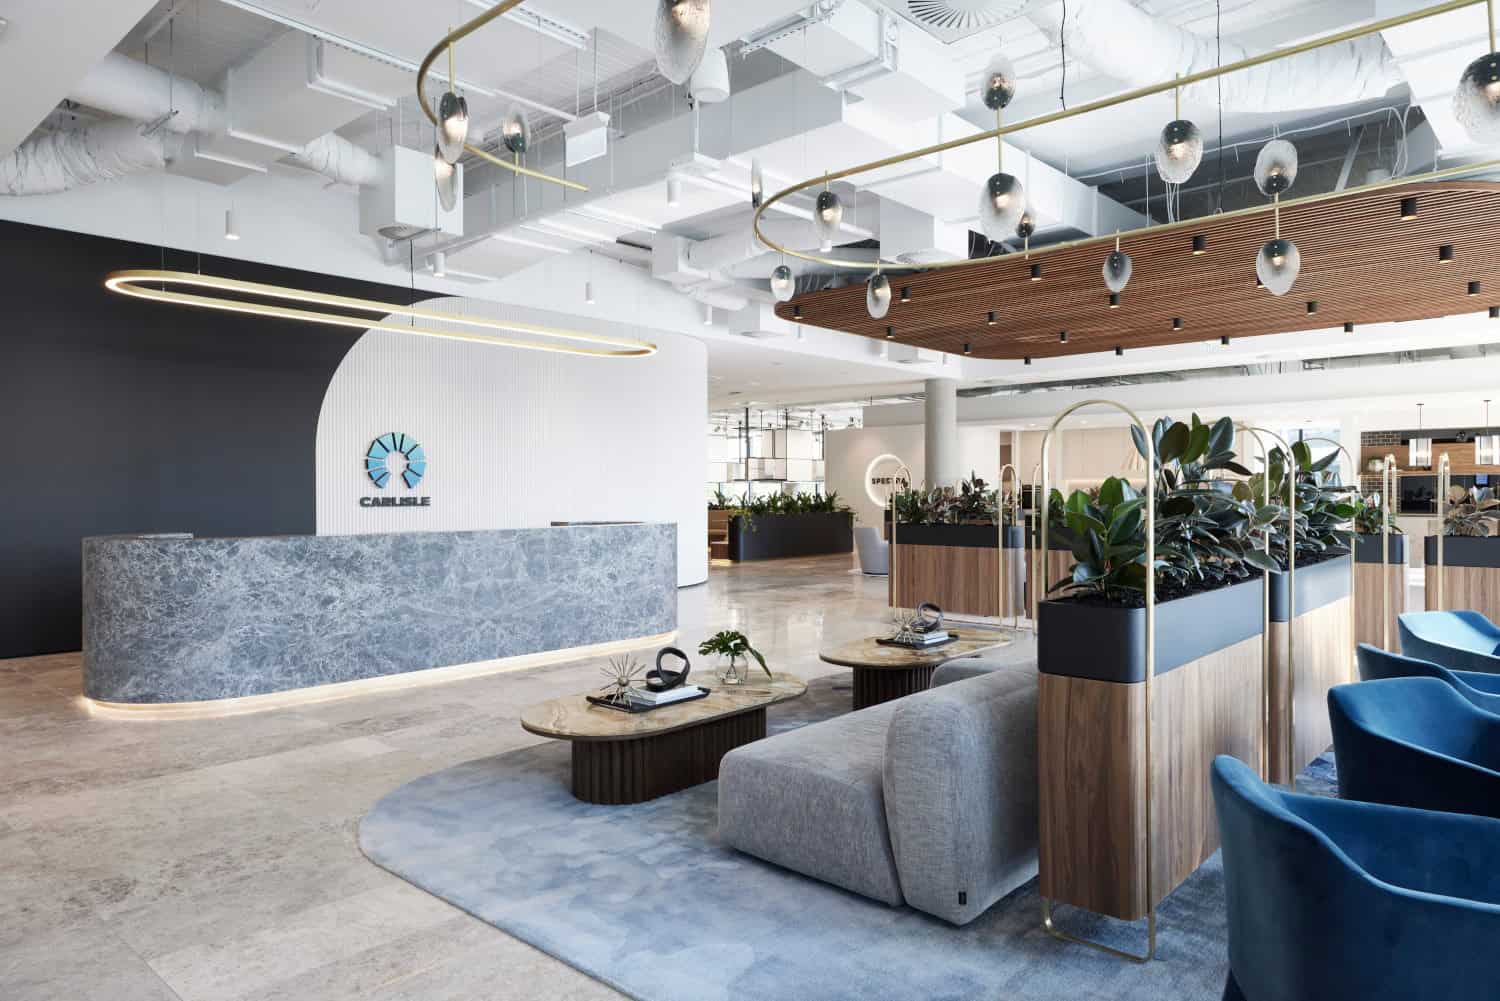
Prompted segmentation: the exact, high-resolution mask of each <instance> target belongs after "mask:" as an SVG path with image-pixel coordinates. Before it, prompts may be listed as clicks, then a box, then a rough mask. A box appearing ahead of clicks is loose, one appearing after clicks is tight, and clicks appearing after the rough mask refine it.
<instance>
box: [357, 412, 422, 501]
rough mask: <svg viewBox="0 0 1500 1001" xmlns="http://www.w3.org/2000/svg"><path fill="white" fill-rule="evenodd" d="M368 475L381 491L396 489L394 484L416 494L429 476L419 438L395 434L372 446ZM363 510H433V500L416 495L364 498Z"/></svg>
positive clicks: (367, 467)
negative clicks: (411, 508) (388, 488)
mask: <svg viewBox="0 0 1500 1001" xmlns="http://www.w3.org/2000/svg"><path fill="white" fill-rule="evenodd" d="M365 475H366V476H368V477H369V478H370V482H371V483H373V484H375V486H377V487H379V488H380V489H381V490H384V489H385V488H386V487H387V486H393V485H395V484H393V483H392V480H395V481H396V482H397V483H399V484H401V485H404V486H405V487H406V489H408V490H415V489H416V487H417V485H418V484H419V483H421V482H422V477H423V476H426V475H427V453H426V452H425V451H423V449H422V446H421V444H419V443H418V442H417V440H416V439H415V438H412V437H410V436H409V435H406V434H403V433H401V432H400V431H391V432H389V433H388V434H383V435H381V436H380V437H379V438H376V439H375V440H374V441H372V442H370V447H369V448H368V449H366V450H365ZM359 506H360V507H431V506H432V498H431V497H425V496H424V497H418V496H413V495H406V496H395V495H386V496H382V497H361V498H360V499H359Z"/></svg>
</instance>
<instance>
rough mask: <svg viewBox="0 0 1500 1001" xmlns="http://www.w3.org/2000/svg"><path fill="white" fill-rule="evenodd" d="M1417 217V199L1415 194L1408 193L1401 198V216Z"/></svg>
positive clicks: (1404, 217)
mask: <svg viewBox="0 0 1500 1001" xmlns="http://www.w3.org/2000/svg"><path fill="white" fill-rule="evenodd" d="M1416 217H1417V199H1416V196H1415V195H1408V196H1407V197H1406V198H1403V199H1401V218H1402V219H1415V218H1416Z"/></svg>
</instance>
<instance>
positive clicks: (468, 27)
mask: <svg viewBox="0 0 1500 1001" xmlns="http://www.w3.org/2000/svg"><path fill="white" fill-rule="evenodd" d="M519 6H521V0H501V2H500V3H497V4H495V6H493V7H491V8H490V9H489V10H487V11H484V12H483V13H482V14H480V15H479V16H478V17H475V18H473V19H471V20H469V21H465V22H464V23H463V24H461V25H459V26H458V27H457V28H454V29H453V30H452V31H450V32H448V34H446V35H444V36H443V37H442V38H441V39H440V40H439V41H438V43H437V44H436V45H434V46H433V47H432V51H430V52H428V53H427V56H426V58H424V59H423V60H422V64H421V65H420V66H419V67H417V104H418V105H419V106H420V107H421V108H422V114H424V115H426V116H427V120H428V121H429V122H431V123H432V124H433V127H434V128H438V129H441V128H442V124H441V123H440V122H439V121H438V117H437V115H436V114H435V113H434V112H433V110H432V103H431V102H430V101H428V100H427V73H428V71H429V70H431V69H432V64H433V63H435V62H437V61H438V59H440V58H441V57H442V55H443V53H444V52H445V51H448V50H450V49H451V48H452V46H453V45H454V43H456V42H458V41H459V40H460V39H463V38H467V37H468V36H470V35H472V34H473V33H474V32H476V31H478V30H479V29H480V28H483V27H484V26H485V25H487V24H489V23H490V22H491V21H494V20H497V19H498V18H500V17H501V16H503V15H504V14H505V13H507V12H508V11H510V10H512V9H513V8H516V7H519ZM452 83H453V81H452V80H450V81H449V85H450V86H451V85H452ZM464 149H465V150H467V151H468V152H470V153H473V154H474V155H475V156H477V157H479V158H480V159H481V160H487V161H489V162H490V163H493V164H494V165H495V166H497V167H504V168H505V169H506V170H509V171H511V172H512V173H516V174H522V175H525V176H526V177H534V178H536V179H537V180H539V181H546V182H548V183H550V184H558V185H561V186H562V187H564V188H571V189H573V190H574V191H587V190H588V189H589V188H588V185H586V184H579V183H578V182H577V181H570V180H568V179H567V178H565V177H553V176H552V175H551V174H546V173H543V172H542V171H540V170H532V169H531V168H529V167H523V166H521V165H520V164H519V163H512V162H510V161H508V160H503V159H501V158H500V157H498V156H496V155H495V154H493V153H490V152H488V151H486V150H482V149H480V148H479V147H478V146H475V145H473V144H471V143H467V142H466V143H464Z"/></svg>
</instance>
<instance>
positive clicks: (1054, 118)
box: [418, 0, 1500, 271]
mask: <svg viewBox="0 0 1500 1001" xmlns="http://www.w3.org/2000/svg"><path fill="white" fill-rule="evenodd" d="M1486 2H1488V0H1446V2H1444V3H1440V4H1436V5H1434V6H1432V7H1424V8H1422V9H1421V10H1415V11H1411V12H1408V13H1406V14H1399V15H1396V16H1394V17H1388V18H1383V19H1381V20H1379V21H1371V22H1370V23H1368V24H1364V25H1361V26H1359V27H1357V28H1349V29H1346V30H1344V31H1339V32H1334V33H1333V34H1330V35H1324V36H1322V37H1319V38H1313V39H1309V40H1308V41H1305V42H1300V43H1298V44H1296V45H1289V46H1286V47H1284V48H1280V49H1273V50H1272V51H1270V52H1263V53H1260V54H1259V55H1254V56H1249V57H1247V58H1245V59H1240V60H1237V61H1235V62H1232V63H1224V64H1223V65H1221V66H1217V67H1214V68H1213V69H1207V70H1202V71H1200V72H1197V73H1189V74H1188V75H1186V76H1182V77H1176V78H1173V79H1172V80H1167V81H1163V82H1162V83H1157V84H1151V85H1149V86H1146V87H1138V88H1136V89H1135V90H1130V91H1126V92H1125V93H1123V94H1117V95H1115V96H1113V97H1106V98H1100V99H1099V100H1096V101H1089V102H1086V103H1083V104H1078V105H1074V106H1073V107H1071V108H1066V109H1063V110H1060V111H1053V112H1049V113H1047V114H1044V115H1038V116H1036V117H1034V118H1029V119H1027V120H1026V121H1023V122H1018V123H1016V124H1014V125H1001V126H997V127H996V128H993V129H990V130H988V131H985V132H977V133H975V134H974V135H971V136H963V137H960V138H958V139H950V140H948V141H946V142H941V143H935V144H933V145H931V146H924V147H922V148H921V149H915V150H911V151H909V152H906V153H900V154H897V155H896V156H890V157H886V158H884V159H881V160H874V161H871V162H870V163H862V164H858V165H856V166H853V167H846V168H844V169H843V170H837V171H831V172H825V173H822V174H819V175H818V176H816V177H810V178H808V179H807V180H805V181H799V182H797V183H796V184H793V185H792V186H790V187H788V188H784V189H782V190H781V191H778V192H776V193H775V194H773V195H771V196H770V197H768V198H766V199H765V200H764V201H763V202H762V203H761V204H760V206H759V207H758V208H757V209H756V210H755V216H754V219H753V220H752V223H751V226H752V229H753V230H754V232H755V237H756V239H758V240H759V241H760V242H761V243H762V244H764V245H765V246H766V247H768V248H770V249H771V250H773V251H776V252H778V253H781V254H783V255H785V256H787V257H795V258H798V259H800V260H804V261H808V262H810V263H813V264H823V265H828V266H831V267H836V268H845V269H848V270H851V271H869V270H872V266H871V264H870V262H869V261H854V260H848V259H844V258H837V257H824V256H822V255H820V254H809V253H804V252H802V251H798V250H792V249H789V248H787V247H785V246H783V245H782V244H779V243H777V242H776V241H774V240H772V239H770V238H769V237H767V236H766V235H765V233H763V232H761V228H760V222H761V217H762V216H763V215H764V214H765V213H766V211H767V210H768V209H770V208H771V206H773V205H775V204H776V203H777V202H779V201H781V200H782V199H783V198H786V197H788V196H790V195H794V194H796V193H797V192H799V191H805V190H807V189H808V188H812V187H816V186H817V185H820V184H823V185H826V184H828V183H829V182H831V181H837V180H841V179H842V178H845V177H852V176H854V175H856V174H863V173H866V172H868V171H872V170H879V169H880V168H882V167H889V166H893V165H895V164H899V163H906V162H908V161H911V160H917V159H920V158H922V157H928V156H933V155H935V154H938V153H944V152H947V151H948V150H951V149H957V148H959V147H961V146H967V145H969V144H971V143H977V142H985V141H987V140H990V139H995V140H999V139H1001V138H1002V137H1004V136H1007V135H1011V134H1012V133H1015V132H1021V131H1024V130H1026V129H1033V128H1037V127H1039V126H1042V125H1049V124H1051V123H1053V122H1058V121H1063V120H1066V119H1069V118H1073V117H1076V116H1078V115H1084V114H1088V113H1089V112H1092V111H1101V110H1104V109H1106V108H1112V107H1114V106H1116V105H1119V104H1125V103H1128V102H1130V101H1134V100H1138V99H1140V98H1144V97H1150V96H1152V95H1155V94H1163V93H1166V92H1167V91H1169V90H1176V89H1177V88H1180V87H1186V86H1189V85H1191V84H1194V83H1200V82H1202V81H1205V80H1212V79H1215V78H1217V77H1221V76H1224V75H1226V74H1229V73H1234V72H1237V71H1239V70H1245V69H1251V68H1253V67H1256V66H1261V65H1264V64H1266V63H1270V62H1275V61H1277V60H1280V59H1286V58H1288V57H1290V56H1296V55H1301V54H1303V53H1305V52H1311V51H1313V50H1315V49H1320V48H1323V47H1324V46H1328V45H1336V44H1338V43H1340V42H1348V41H1352V40H1354V39H1356V38H1361V37H1364V36H1366V35H1373V34H1376V33H1378V32H1382V31H1386V30H1389V29H1391V28H1397V27H1400V26H1402V25H1405V24H1411V23H1413V22H1416V21H1421V20H1424V19H1426V18H1429V17H1436V16H1438V15H1441V14H1447V13H1450V12H1452V11H1456V10H1462V9H1464V8H1466V7H1472V6H1475V5H1476V4H1480V3H1486ZM475 20H476V21H477V20H479V18H476V19H475ZM473 23H474V22H472V21H471V22H470V24H473ZM460 30H462V29H460ZM436 51H437V50H434V52H436ZM432 58H433V56H432V55H431V54H429V56H428V59H429V60H431V59H432ZM423 65H424V68H425V66H426V65H427V64H426V63H424V64H423ZM420 80H421V77H420V76H419V77H418V81H419V82H420ZM423 107H424V108H425V107H426V103H425V102H424V103H423ZM1494 167H1500V158H1495V159H1490V160H1485V161H1481V162H1478V163H1471V164H1460V165H1457V166H1453V167H1444V168H1441V169H1438V170H1431V171H1428V172H1426V173H1424V174H1413V175H1409V176H1406V177H1400V178H1395V177H1393V178H1391V179H1390V180H1386V181H1380V182H1377V183H1375V184H1365V185H1361V186H1359V187H1358V188H1356V189H1346V190H1344V191H1330V192H1321V193H1318V194H1312V195H1304V196H1302V197H1300V198H1288V199H1286V200H1285V201H1281V202H1280V203H1279V204H1280V207H1283V208H1293V207H1296V206H1298V205H1310V204H1314V203H1317V202H1322V201H1328V200H1330V199H1335V198H1342V197H1345V196H1347V195H1348V194H1350V192H1351V191H1372V190H1379V189H1381V188H1387V187H1394V186H1396V185H1401V184H1412V183H1416V182H1420V181H1434V180H1441V179H1443V178H1447V177H1457V176H1460V175H1463V174H1471V173H1475V172H1478V171H1482V170H1487V169H1491V168H1494ZM1277 207H1278V206H1277V204H1276V203H1273V202H1268V203H1266V204H1265V205H1253V206H1249V207H1246V208H1242V209H1235V210H1234V211H1231V212H1222V213H1219V214H1218V215H1217V216H1215V217H1214V218H1216V219H1230V218H1236V217H1241V216H1256V215H1266V214H1270V213H1273V212H1274V211H1275V210H1276V208H1277ZM1201 225H1202V220H1201V219H1184V220H1180V221H1178V222H1171V223H1161V224H1158V225H1154V226H1147V227H1140V228H1137V229H1133V230H1127V231H1125V232H1123V233H1110V234H1106V235H1103V236H1091V237H1084V238H1082V239H1077V240H1067V241H1063V242H1060V243H1053V244H1048V245H1047V246H1045V247H1030V246H1028V247H1027V255H1026V257H1027V259H1030V258H1032V257H1035V256H1040V255H1046V254H1049V253H1055V252H1058V251H1062V250H1068V249H1071V248H1074V247H1083V246H1089V245H1092V244H1105V243H1109V242H1111V241H1118V240H1120V239H1128V238H1130V237H1132V236H1136V235H1140V234H1141V233H1145V232H1147V231H1148V230H1149V231H1150V232H1152V233H1160V232H1162V231H1164V230H1165V231H1172V230H1179V229H1187V228H1190V227H1193V226H1201ZM974 263H976V261H971V260H963V261H943V262H935V263H930V264H922V265H903V264H900V263H885V262H880V263H878V264H877V265H875V266H874V270H877V271H878V270H881V269H884V270H887V271H937V270H942V269H945V268H954V267H965V266H967V265H971V264H974Z"/></svg>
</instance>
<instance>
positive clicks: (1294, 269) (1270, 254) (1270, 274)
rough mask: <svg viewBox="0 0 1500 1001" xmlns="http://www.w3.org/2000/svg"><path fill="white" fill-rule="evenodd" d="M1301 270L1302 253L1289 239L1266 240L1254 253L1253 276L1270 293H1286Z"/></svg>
mask: <svg viewBox="0 0 1500 1001" xmlns="http://www.w3.org/2000/svg"><path fill="white" fill-rule="evenodd" d="M1301 270H1302V254H1301V253H1300V252H1299V251H1298V250H1297V245H1296V244H1295V243H1293V242H1292V241H1291V240H1287V239H1284V238H1282V237H1279V236H1278V237H1276V238H1275V239H1274V240H1267V241H1266V242H1265V244H1264V245H1263V246H1262V247H1261V248H1260V253H1258V254H1256V255H1255V276H1256V277H1257V278H1259V279H1260V282H1261V284H1262V285H1264V286H1265V287H1266V291H1267V292H1270V293H1271V294H1272V295H1286V294H1287V293H1288V292H1290V291H1291V290H1292V285H1293V284H1295V283H1296V281H1297V274H1298V272H1300V271H1301Z"/></svg>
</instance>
